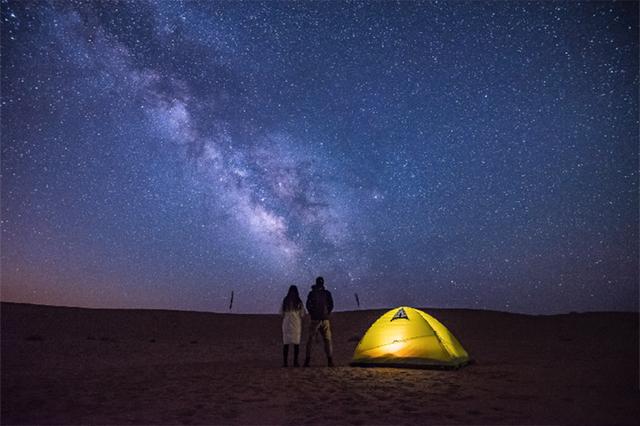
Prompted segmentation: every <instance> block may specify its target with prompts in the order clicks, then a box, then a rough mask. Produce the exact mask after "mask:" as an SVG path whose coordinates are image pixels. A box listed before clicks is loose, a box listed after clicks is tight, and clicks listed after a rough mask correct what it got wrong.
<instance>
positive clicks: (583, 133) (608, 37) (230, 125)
mask: <svg viewBox="0 0 640 426" xmlns="http://www.w3.org/2000/svg"><path fill="white" fill-rule="evenodd" d="M1 6H2V11H1V12H2V13H1V20H2V21H1V22H2V28H1V37H2V38H1V52H2V58H1V59H2V63H1V72H2V80H1V89H2V96H1V98H2V109H1V112H2V122H1V136H2V163H1V165H2V169H1V170H2V188H1V189H2V193H1V201H2V206H1V209H2V218H1V220H2V252H1V260H2V300H5V301H19V302H29V303H46V304H55V305H73V306H88V307H139V308H168V309H188V310H203V311H220V312H222V311H227V309H228V304H229V297H230V293H231V291H232V290H233V291H234V292H235V302H234V308H233V310H234V312H258V313H261V312H276V311H277V309H278V307H279V303H280V300H281V299H282V297H283V296H284V295H285V293H286V290H287V289H288V287H289V285H292V284H295V285H298V287H299V288H300V292H301V294H302V295H306V293H307V292H308V290H309V288H310V286H311V285H312V283H313V279H314V278H315V276H317V275H323V276H324V277H325V281H326V284H327V287H328V288H329V289H330V290H331V291H332V293H333V295H334V299H335V301H336V308H337V309H338V310H352V309H356V304H355V297H354V293H358V295H359V298H360V301H361V305H362V308H381V307H393V306H397V305H400V304H405V305H410V306H421V307H457V308H475V309H497V310H505V311H513V312H524V313H540V314H548V313H556V312H569V311H587V310H637V309H638V138H639V135H638V113H639V111H638V82H639V81H638V66H639V65H638V48H639V46H638V3H636V2H615V3H611V2H597V3H596V2H588V3H583V2H520V1H518V2H481V1H475V2H464V1H460V2H441V1H438V2H401V3H394V2H376V3H373V2H372V3H366V2H323V3H311V2H305V3H289V2H277V3H276V2H267V3H258V2H247V3H241V2H214V1H200V2H199V1H189V2H180V1H170V2H160V1H142V0H141V1H135V2H114V1H109V2H99V1H57V2H38V1H15V2H12V1H6V0H3V1H2V3H1Z"/></svg>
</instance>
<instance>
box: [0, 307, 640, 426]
mask: <svg viewBox="0 0 640 426" xmlns="http://www.w3.org/2000/svg"><path fill="white" fill-rule="evenodd" d="M385 311H386V310H385V309H380V310H362V311H350V312H337V313H335V314H334V315H333V318H332V328H333V341H334V347H335V354H334V355H335V356H334V357H335V362H336V364H337V365H338V367H337V368H333V369H331V368H326V367H322V368H319V367H321V366H323V365H324V362H325V361H324V357H323V355H322V350H321V348H320V345H317V346H316V347H315V349H314V356H313V358H312V368H308V369H303V368H299V369H293V368H289V369H284V368H281V367H280V364H281V343H280V342H281V341H280V319H279V317H278V315H245V314H222V313H206V312H186V311H167V310H132V309H85V308H67V307H53V306H41V305H28V304H16V303H2V304H1V311H0V319H1V331H2V341H1V349H2V358H1V367H2V368H1V386H2V388H1V391H2V392H1V397H2V406H1V410H2V411H1V417H0V423H2V424H36V423H37V424H69V423H74V424H78V423H91V424H177V423H180V424H353V425H358V424H372V423H374V424H424V423H438V424H540V423H545V424H548V423H554V424H557V423H561V424H636V423H637V419H638V418H640V392H639V391H638V355H639V354H638V314H637V313H624V312H589V313H572V314H562V315H551V316H532V315H523V314H512V313H506V312H496V311H479V310H466V309H429V308H427V309H425V311H427V312H428V313H430V314H431V315H433V316H434V317H436V318H437V319H438V320H440V321H441V322H442V323H444V324H445V325H446V326H447V327H448V328H449V330H451V331H452V332H453V333H454V334H455V335H456V336H457V337H458V339H459V340H460V341H461V343H462V345H463V346H464V347H465V348H466V349H467V351H469V353H470V354H471V355H472V357H473V358H474V359H475V360H476V364H474V365H472V366H469V367H466V368H463V369H461V370H459V371H453V372H452V371H433V370H405V369H388V368H382V369H359V368H351V367H348V363H349V361H350V358H351V355H352V354H353V350H354V349H355V346H356V345H357V343H358V340H359V338H360V337H361V336H362V335H363V334H364V333H365V331H366V330H367V328H368V327H369V325H371V323H372V322H373V321H375V319H377V318H378V316H379V315H381V314H382V313H383V312H385ZM304 337H305V336H303V341H304ZM301 349H302V352H303V351H304V345H303V347H302V348H301Z"/></svg>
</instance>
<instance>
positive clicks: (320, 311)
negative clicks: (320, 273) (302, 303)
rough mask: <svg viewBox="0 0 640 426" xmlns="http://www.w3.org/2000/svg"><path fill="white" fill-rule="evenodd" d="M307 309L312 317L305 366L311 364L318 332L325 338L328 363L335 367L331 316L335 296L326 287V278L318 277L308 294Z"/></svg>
mask: <svg viewBox="0 0 640 426" xmlns="http://www.w3.org/2000/svg"><path fill="white" fill-rule="evenodd" d="M307 311H308V312H309V316H310V317H311V321H310V323H309V337H308V339H307V356H306V358H305V359H304V366H305V367H308V366H309V361H311V348H312V346H313V339H314V337H315V336H316V334H317V333H318V332H320V334H321V335H322V339H323V340H324V352H325V354H326V355H327V364H328V365H329V367H333V348H332V347H331V326H330V324H329V316H330V314H331V311H333V298H332V297H331V292H330V291H329V290H327V289H325V288H324V278H322V277H318V278H316V284H315V285H314V286H312V287H311V291H310V292H309V295H308V296H307Z"/></svg>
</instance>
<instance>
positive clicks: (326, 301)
mask: <svg viewBox="0 0 640 426" xmlns="http://www.w3.org/2000/svg"><path fill="white" fill-rule="evenodd" d="M307 311H308V312H309V315H310V316H311V319H312V320H315V321H320V320H327V319H329V314H331V311H333V297H331V292H330V291H329V290H327V289H325V288H324V286H319V285H314V286H312V287H311V291H310V292H309V295H308V296H307Z"/></svg>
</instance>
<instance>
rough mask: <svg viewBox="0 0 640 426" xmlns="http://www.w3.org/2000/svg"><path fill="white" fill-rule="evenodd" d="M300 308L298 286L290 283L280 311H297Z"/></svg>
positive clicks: (300, 301)
mask: <svg viewBox="0 0 640 426" xmlns="http://www.w3.org/2000/svg"><path fill="white" fill-rule="evenodd" d="M300 309H302V300H300V295H299V294H298V287H296V286H295V285H292V286H291V287H289V292H288V293H287V295H286V296H285V298H284V300H283V301H282V312H289V311H298V310H300Z"/></svg>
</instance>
